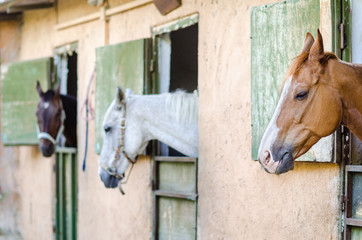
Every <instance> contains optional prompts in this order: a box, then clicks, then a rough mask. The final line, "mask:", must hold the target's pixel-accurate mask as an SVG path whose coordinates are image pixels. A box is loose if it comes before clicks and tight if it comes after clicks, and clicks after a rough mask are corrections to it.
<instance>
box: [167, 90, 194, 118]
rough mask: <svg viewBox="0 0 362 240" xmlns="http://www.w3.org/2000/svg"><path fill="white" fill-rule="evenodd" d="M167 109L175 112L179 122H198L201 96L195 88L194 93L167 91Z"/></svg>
mask: <svg viewBox="0 0 362 240" xmlns="http://www.w3.org/2000/svg"><path fill="white" fill-rule="evenodd" d="M165 95H166V99H165V101H166V109H167V111H169V112H170V113H172V114H174V116H175V118H176V121H177V122H179V123H197V119H198V111H199V107H198V106H199V104H198V101H199V96H198V92H197V91H196V90H195V91H194V93H186V92H185V91H182V90H177V91H176V92H174V93H165Z"/></svg>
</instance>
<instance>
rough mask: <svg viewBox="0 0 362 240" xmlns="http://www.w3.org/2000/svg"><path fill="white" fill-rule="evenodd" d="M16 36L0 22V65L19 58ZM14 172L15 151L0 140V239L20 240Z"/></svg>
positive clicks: (16, 30) (10, 25) (14, 25)
mask: <svg viewBox="0 0 362 240" xmlns="http://www.w3.org/2000/svg"><path fill="white" fill-rule="evenodd" d="M20 36H21V35H20V24H19V23H18V22H17V21H4V22H0V64H1V63H3V62H11V61H16V60H17V59H18V58H19V52H20V48H19V43H20ZM0 86H1V85H0ZM0 89H1V87H0ZM1 93H2V91H0V98H1ZM0 111H1V105H0ZM0 126H1V118H0ZM18 169H19V152H18V148H17V147H4V146H3V144H2V140H1V138H0V239H3V238H6V239H11V238H14V239H17V238H19V237H20V228H19V222H20V217H19V209H20V191H19V182H18Z"/></svg>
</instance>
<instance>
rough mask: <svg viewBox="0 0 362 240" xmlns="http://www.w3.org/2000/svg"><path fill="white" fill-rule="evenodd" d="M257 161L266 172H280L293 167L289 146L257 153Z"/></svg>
mask: <svg viewBox="0 0 362 240" xmlns="http://www.w3.org/2000/svg"><path fill="white" fill-rule="evenodd" d="M259 154H260V155H261V156H260V155H259V157H258V159H259V162H260V164H261V165H262V166H263V168H264V169H265V171H267V172H268V173H274V174H282V173H286V172H288V171H289V170H292V169H293V168H294V159H293V156H292V152H291V151H290V149H289V148H283V147H279V148H275V149H274V150H264V151H262V152H261V153H259Z"/></svg>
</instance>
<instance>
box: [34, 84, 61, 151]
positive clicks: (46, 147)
mask: <svg viewBox="0 0 362 240" xmlns="http://www.w3.org/2000/svg"><path fill="white" fill-rule="evenodd" d="M36 90H37V92H38V94H39V97H40V101H39V103H38V106H37V108H36V117H37V121H38V125H37V128H38V139H39V149H40V151H41V153H42V154H43V156H44V157H50V156H51V155H52V154H53V153H54V151H55V145H56V143H57V141H58V139H59V137H60V135H61V134H62V132H63V127H64V125H63V123H64V119H65V114H64V110H63V105H62V100H61V98H60V94H59V86H58V87H57V88H56V89H54V90H48V91H47V92H45V93H44V92H43V91H42V89H41V86H40V83H39V82H37V84H36Z"/></svg>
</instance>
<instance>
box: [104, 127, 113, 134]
mask: <svg viewBox="0 0 362 240" xmlns="http://www.w3.org/2000/svg"><path fill="white" fill-rule="evenodd" d="M111 130H112V128H111V127H105V128H104V132H105V133H109V132H110V131H111Z"/></svg>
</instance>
